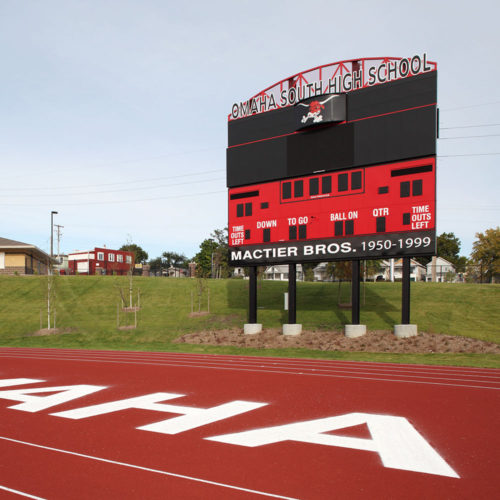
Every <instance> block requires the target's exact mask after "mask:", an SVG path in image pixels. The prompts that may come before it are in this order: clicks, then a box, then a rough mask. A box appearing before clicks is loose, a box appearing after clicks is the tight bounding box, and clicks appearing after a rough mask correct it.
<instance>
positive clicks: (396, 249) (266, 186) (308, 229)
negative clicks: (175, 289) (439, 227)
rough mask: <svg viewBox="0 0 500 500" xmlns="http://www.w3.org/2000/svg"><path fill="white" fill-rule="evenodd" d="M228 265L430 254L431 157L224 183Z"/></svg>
mask: <svg viewBox="0 0 500 500" xmlns="http://www.w3.org/2000/svg"><path fill="white" fill-rule="evenodd" d="M228 207H229V219H228V220H229V246H230V252H229V253H230V261H231V263H232V264H233V265H238V264H243V263H245V264H246V265H249V264H259V263H264V262H294V261H295V262H302V261H318V260H336V259H339V260H348V259H356V258H384V257H391V256H401V255H431V254H433V253H434V250H435V224H436V220H435V207H436V163H435V158H434V157H429V158H424V159H418V160H411V161H403V162H397V163H389V164H386V165H376V166H368V167H363V168H354V169H352V168H351V169H348V170H336V171H334V172H322V173H317V174H314V175H308V176H303V177H296V178H287V179H282V180H279V181H274V182H266V183H261V184H254V185H250V186H244V187H238V188H232V189H229V203H228Z"/></svg>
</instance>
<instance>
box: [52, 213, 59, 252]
mask: <svg viewBox="0 0 500 500" xmlns="http://www.w3.org/2000/svg"><path fill="white" fill-rule="evenodd" d="M57 213H58V212H56V211H54V210H52V212H50V257H53V256H54V215H55V214H57Z"/></svg>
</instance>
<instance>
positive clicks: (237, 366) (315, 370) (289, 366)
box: [0, 353, 500, 384]
mask: <svg viewBox="0 0 500 500" xmlns="http://www.w3.org/2000/svg"><path fill="white" fill-rule="evenodd" d="M0 357H3V355H2V354H1V353H0ZM15 357H20V358H31V359H33V358H34V355H33V354H28V355H24V356H15ZM48 359H54V360H56V361H74V360H75V359H78V360H79V361H90V362H92V361H96V362H109V363H120V362H123V363H134V362H136V363H143V362H148V363H149V362H150V363H157V364H163V363H165V361H164V360H161V359H156V358H155V357H144V356H142V357H133V356H127V357H118V356H116V357H105V356H98V357H92V356H79V357H78V358H69V357H68V356H61V357H59V356H50V357H48ZM169 361H170V362H172V363H175V364H178V365H179V366H194V367H204V368H235V369H242V368H267V369H270V370H273V371H274V370H275V369H276V368H280V369H282V370H297V369H300V370H303V371H307V372H312V373H322V372H326V373H327V374H328V373H335V374H358V375H376V376H380V377H392V376H393V375H397V376H398V377H402V378H411V379H427V380H439V381H453V382H479V383H490V384H500V377H488V376H486V375H476V374H474V375H472V374H471V375H470V377H469V378H457V377H458V374H456V376H453V374H449V373H446V374H445V373H443V374H432V373H430V374H427V375H423V374H422V375H420V373H428V372H425V371H422V372H415V373H413V374H406V373H400V372H399V371H398V370H391V369H390V368H389V369H386V370H384V371H381V370H378V371H377V370H371V369H370V368H359V369H357V370H356V369H348V367H345V368H337V367H331V368H326V367H325V368H320V367H315V368H311V367H309V366H305V365H298V366H297V365H294V364H281V365H278V364H276V363H271V364H266V363H257V364H252V363H250V364H247V363H246V362H240V363H238V364H235V363H224V364H222V363H220V362H217V361H215V360H211V361H210V362H208V361H203V360H192V361H191V360H183V362H184V363H186V364H184V365H181V364H180V363H179V361H180V360H178V359H176V358H170V359H169ZM200 363H201V364H200ZM407 373H408V372H407ZM445 375H447V377H446V376H445ZM464 376H466V375H464V374H461V377H464ZM471 377H474V378H471ZM478 377H482V378H486V379H489V380H478ZM497 378H498V381H497V380H494V379H497ZM492 379H493V380H492Z"/></svg>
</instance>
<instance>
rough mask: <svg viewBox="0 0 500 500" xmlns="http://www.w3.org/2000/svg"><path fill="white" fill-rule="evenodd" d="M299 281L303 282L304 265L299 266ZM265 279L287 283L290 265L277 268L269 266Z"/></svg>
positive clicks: (265, 272)
mask: <svg viewBox="0 0 500 500" xmlns="http://www.w3.org/2000/svg"><path fill="white" fill-rule="evenodd" d="M296 274H297V281H303V279H304V275H303V272H302V265H301V264H297V272H296ZM264 279H265V280H279V281H286V280H288V265H287V264H281V265H276V266H269V267H267V268H266V270H265V271H264Z"/></svg>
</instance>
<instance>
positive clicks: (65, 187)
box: [8, 168, 221, 192]
mask: <svg viewBox="0 0 500 500" xmlns="http://www.w3.org/2000/svg"><path fill="white" fill-rule="evenodd" d="M215 172H221V169H220V168H217V169H214V170H205V171H204V172H192V173H189V174H181V175H167V176H162V177H150V178H148V179H139V180H133V181H122V182H108V183H103V184H84V185H78V186H75V185H72V186H53V187H48V188H45V187H40V186H38V187H32V188H17V189H16V188H14V189H11V188H9V189H8V191H9V192H10V191H35V190H36V191H40V190H60V189H76V188H79V189H81V188H93V187H103V186H120V185H125V184H137V183H140V182H153V181H160V180H166V179H179V178H181V177H195V176H197V175H205V174H212V173H215Z"/></svg>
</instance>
